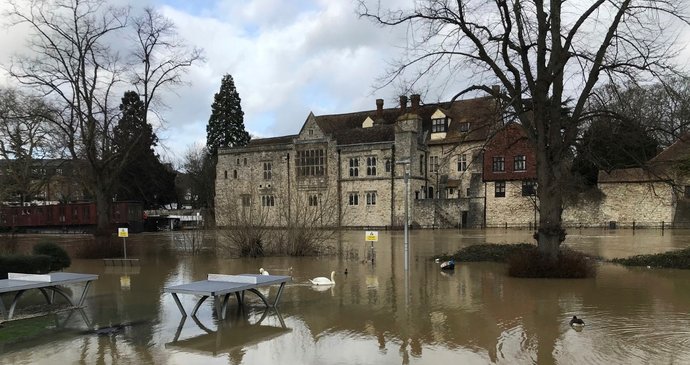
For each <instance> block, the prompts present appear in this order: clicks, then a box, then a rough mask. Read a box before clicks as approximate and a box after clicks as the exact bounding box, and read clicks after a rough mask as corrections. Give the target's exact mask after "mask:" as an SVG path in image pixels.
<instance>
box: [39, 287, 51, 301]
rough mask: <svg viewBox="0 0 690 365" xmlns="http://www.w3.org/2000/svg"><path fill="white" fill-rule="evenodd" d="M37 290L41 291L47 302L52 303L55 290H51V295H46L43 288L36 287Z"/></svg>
mask: <svg viewBox="0 0 690 365" xmlns="http://www.w3.org/2000/svg"><path fill="white" fill-rule="evenodd" d="M38 290H40V291H41V293H42V294H43V297H44V298H46V302H48V304H53V299H55V291H52V292H51V293H52V295H51V296H48V292H47V291H46V289H45V288H38Z"/></svg>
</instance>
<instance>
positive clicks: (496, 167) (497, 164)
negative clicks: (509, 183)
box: [491, 156, 506, 172]
mask: <svg viewBox="0 0 690 365" xmlns="http://www.w3.org/2000/svg"><path fill="white" fill-rule="evenodd" d="M491 170H492V171H494V172H503V171H505V170H506V163H505V159H504V158H503V157H502V156H501V157H494V163H493V165H492V167H491Z"/></svg>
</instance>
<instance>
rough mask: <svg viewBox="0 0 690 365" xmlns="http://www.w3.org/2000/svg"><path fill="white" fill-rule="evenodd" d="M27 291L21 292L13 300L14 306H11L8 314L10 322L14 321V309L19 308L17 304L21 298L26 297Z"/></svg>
mask: <svg viewBox="0 0 690 365" xmlns="http://www.w3.org/2000/svg"><path fill="white" fill-rule="evenodd" d="M25 291H26V290H20V291H18V292H17V294H16V295H15V296H14V300H12V304H11V305H10V311H9V312H8V313H7V319H8V320H10V319H12V316H13V315H14V308H15V307H16V306H17V302H18V301H19V298H21V297H22V295H24V292H25Z"/></svg>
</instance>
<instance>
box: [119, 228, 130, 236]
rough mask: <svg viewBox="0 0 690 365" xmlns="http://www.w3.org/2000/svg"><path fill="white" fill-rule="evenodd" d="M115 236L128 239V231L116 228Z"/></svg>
mask: <svg viewBox="0 0 690 365" xmlns="http://www.w3.org/2000/svg"><path fill="white" fill-rule="evenodd" d="M117 236H118V237H122V238H127V237H129V231H128V230H127V228H118V229H117Z"/></svg>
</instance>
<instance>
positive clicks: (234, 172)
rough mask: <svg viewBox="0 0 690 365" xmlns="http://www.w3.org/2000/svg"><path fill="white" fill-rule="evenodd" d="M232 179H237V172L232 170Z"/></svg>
mask: <svg viewBox="0 0 690 365" xmlns="http://www.w3.org/2000/svg"><path fill="white" fill-rule="evenodd" d="M232 178H233V179H237V170H232Z"/></svg>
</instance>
